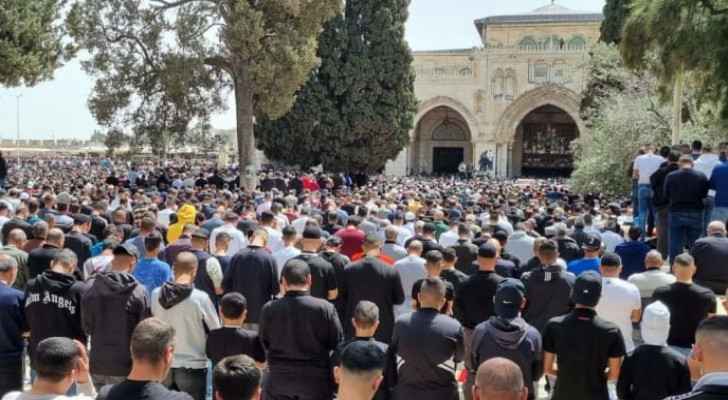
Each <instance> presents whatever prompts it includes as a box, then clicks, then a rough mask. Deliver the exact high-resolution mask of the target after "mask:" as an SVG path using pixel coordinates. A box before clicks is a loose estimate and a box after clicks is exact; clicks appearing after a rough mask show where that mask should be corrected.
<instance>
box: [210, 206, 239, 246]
mask: <svg viewBox="0 0 728 400" xmlns="http://www.w3.org/2000/svg"><path fill="white" fill-rule="evenodd" d="M239 219H240V218H239V217H238V215H237V214H235V213H234V212H227V213H226V214H225V218H224V221H225V224H224V225H223V226H221V227H219V228H216V229H214V230H213V231H212V233H211V234H210V252H211V253H214V252H215V249H216V247H215V239H216V238H217V235H218V234H219V233H221V232H225V233H227V234H228V235H230V245H229V246H228V249H227V252H226V253H225V255H226V256H230V257H232V256H234V255H235V254H238V252H239V251H240V250H242V249H244V248H246V247H248V239H247V238H246V237H245V235H244V234H243V232H241V231H240V230H239V229H238V228H237V225H238V220H239Z"/></svg>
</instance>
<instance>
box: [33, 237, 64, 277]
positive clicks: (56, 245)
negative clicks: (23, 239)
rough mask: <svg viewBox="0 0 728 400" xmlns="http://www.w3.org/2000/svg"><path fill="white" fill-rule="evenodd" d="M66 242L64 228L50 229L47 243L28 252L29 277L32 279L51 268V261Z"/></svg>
mask: <svg viewBox="0 0 728 400" xmlns="http://www.w3.org/2000/svg"><path fill="white" fill-rule="evenodd" d="M64 242H65V235H64V234H63V231H62V230H60V229H57V228H54V229H51V230H49V231H48V236H47V238H46V241H45V243H44V244H43V245H42V246H40V247H39V248H37V249H35V250H33V251H31V252H30V253H28V277H29V278H30V279H33V278H35V277H36V276H38V275H40V274H41V273H43V272H44V271H46V270H47V269H48V268H50V266H51V261H53V258H54V257H55V256H56V254H57V253H58V252H59V251H61V249H62V248H63V244H64ZM74 255H75V254H74Z"/></svg>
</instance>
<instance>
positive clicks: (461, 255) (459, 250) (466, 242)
mask: <svg viewBox="0 0 728 400" xmlns="http://www.w3.org/2000/svg"><path fill="white" fill-rule="evenodd" d="M471 235H472V232H471V231H470V228H469V227H468V226H467V225H465V224H460V225H458V236H460V238H459V239H458V241H457V243H456V244H455V246H453V248H454V249H455V255H456V256H457V262H456V263H455V268H456V269H457V270H458V271H460V272H462V273H464V274H466V275H472V274H474V273H475V272H476V271H477V270H478V268H477V265H475V260H476V259H477V258H478V246H476V245H474V244H473V243H472V242H471V241H470V236H471Z"/></svg>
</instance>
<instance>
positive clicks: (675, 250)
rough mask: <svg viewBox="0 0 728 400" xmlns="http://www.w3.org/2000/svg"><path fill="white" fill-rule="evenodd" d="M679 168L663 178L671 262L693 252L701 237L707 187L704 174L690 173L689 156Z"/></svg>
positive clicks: (692, 171) (691, 171)
mask: <svg viewBox="0 0 728 400" xmlns="http://www.w3.org/2000/svg"><path fill="white" fill-rule="evenodd" d="M679 166H680V169H678V170H677V171H675V172H671V173H670V174H669V175H668V176H667V178H665V198H667V199H668V200H669V201H670V205H669V215H668V224H669V225H670V229H669V237H670V244H669V246H668V247H669V249H670V250H669V253H670V260H671V261H674V260H675V257H677V255H678V254H680V253H682V252H683V250H684V249H685V248H688V249H690V248H692V247H693V244H694V243H695V241H696V240H698V238H699V237H700V235H702V234H703V232H704V226H703V217H704V216H703V213H704V210H705V204H704V201H705V198H706V197H707V196H708V187H709V184H708V178H707V177H706V176H705V174H703V173H702V172H699V171H696V170H694V169H693V159H692V158H691V157H690V156H688V155H684V156H681V157H680V160H679Z"/></svg>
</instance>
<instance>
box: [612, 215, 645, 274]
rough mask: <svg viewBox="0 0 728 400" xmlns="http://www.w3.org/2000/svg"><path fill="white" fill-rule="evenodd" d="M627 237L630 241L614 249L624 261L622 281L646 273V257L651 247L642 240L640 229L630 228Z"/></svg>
mask: <svg viewBox="0 0 728 400" xmlns="http://www.w3.org/2000/svg"><path fill="white" fill-rule="evenodd" d="M627 235H628V236H629V241H628V242H624V243H622V244H619V245H617V247H616V248H615V249H614V253H617V255H618V256H619V258H620V259H622V276H621V277H622V279H627V278H629V277H630V276H631V275H632V274H636V273H639V272H644V270H645V257H646V256H647V253H648V252H649V251H650V246H648V245H647V243H645V242H643V241H642V240H640V237H641V236H642V231H640V229H639V228H637V227H635V226H633V227H631V228H629V232H628V233H627Z"/></svg>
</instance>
